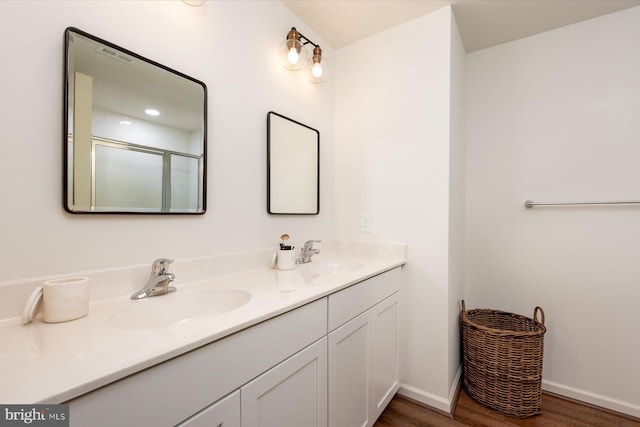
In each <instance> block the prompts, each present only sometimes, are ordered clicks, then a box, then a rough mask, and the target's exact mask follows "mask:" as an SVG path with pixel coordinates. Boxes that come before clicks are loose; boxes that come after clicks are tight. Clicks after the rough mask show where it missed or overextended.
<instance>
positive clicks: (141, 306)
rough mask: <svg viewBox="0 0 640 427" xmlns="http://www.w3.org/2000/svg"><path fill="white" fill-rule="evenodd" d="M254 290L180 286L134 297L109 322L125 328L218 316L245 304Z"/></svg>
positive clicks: (150, 326) (151, 327) (171, 323)
mask: <svg viewBox="0 0 640 427" xmlns="http://www.w3.org/2000/svg"><path fill="white" fill-rule="evenodd" d="M250 299H251V294H250V293H248V292H245V291H241V290H236V289H209V290H201V291H183V290H178V291H176V292H171V293H168V294H166V295H159V296H155V297H150V298H145V299H141V300H131V301H130V305H129V307H127V308H125V309H124V310H122V311H119V312H116V313H114V314H112V315H111V316H109V318H108V319H107V323H108V324H109V326H112V327H115V328H122V329H156V328H164V327H167V326H172V325H175V324H179V323H184V322H188V321H189V320H192V319H197V318H203V317H214V316H219V315H221V314H224V313H227V312H229V311H231V310H234V309H236V308H238V307H241V306H243V305H244V304H246V303H247V302H249V300H250Z"/></svg>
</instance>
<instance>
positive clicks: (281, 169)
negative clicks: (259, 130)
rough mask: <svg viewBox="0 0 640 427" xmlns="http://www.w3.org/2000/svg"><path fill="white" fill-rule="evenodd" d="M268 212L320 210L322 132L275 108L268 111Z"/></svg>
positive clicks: (308, 212) (296, 212)
mask: <svg viewBox="0 0 640 427" xmlns="http://www.w3.org/2000/svg"><path fill="white" fill-rule="evenodd" d="M267 211H268V212H269V213H270V214H283V215H284V214H288V215H317V214H318V213H320V132H318V131H317V130H315V129H313V128H311V127H309V126H307V125H303V124H302V123H299V122H297V121H295V120H293V119H290V118H288V117H285V116H283V115H280V114H277V113H274V112H273V111H270V112H269V113H268V114H267Z"/></svg>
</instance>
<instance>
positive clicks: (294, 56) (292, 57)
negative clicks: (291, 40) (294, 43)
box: [287, 47, 300, 64]
mask: <svg viewBox="0 0 640 427" xmlns="http://www.w3.org/2000/svg"><path fill="white" fill-rule="evenodd" d="M299 59H300V55H299V54H298V51H297V50H296V48H295V47H292V48H291V49H289V53H288V54H287V60H288V61H289V63H291V64H297V63H298V60H299Z"/></svg>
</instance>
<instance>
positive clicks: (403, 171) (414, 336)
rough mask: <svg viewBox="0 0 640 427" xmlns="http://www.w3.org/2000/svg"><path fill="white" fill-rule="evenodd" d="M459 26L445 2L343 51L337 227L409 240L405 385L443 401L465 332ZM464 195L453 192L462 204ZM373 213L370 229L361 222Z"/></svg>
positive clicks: (343, 234)
mask: <svg viewBox="0 0 640 427" xmlns="http://www.w3.org/2000/svg"><path fill="white" fill-rule="evenodd" d="M452 31H453V30H452V14H451V8H450V7H447V8H443V9H441V10H439V11H437V12H434V13H432V14H429V15H425V16H423V17H421V18H418V19H415V20H413V21H411V22H409V23H406V24H403V25H400V26H397V27H394V28H392V29H389V30H387V31H384V32H382V33H379V34H376V35H373V36H371V37H368V38H366V39H364V40H361V41H359V42H356V43H353V44H351V45H349V46H347V47H344V48H341V49H339V50H338V51H337V52H336V107H335V126H336V145H335V153H336V160H335V161H336V165H335V166H336V173H335V192H336V230H337V235H338V237H339V238H341V239H345V240H365V241H375V242H394V241H397V242H404V243H406V244H407V265H406V266H405V268H404V269H403V278H404V294H403V301H402V304H403V309H402V315H403V319H402V334H403V340H402V364H403V373H402V378H403V383H404V384H403V387H402V389H401V391H402V393H404V394H407V395H410V396H411V397H413V398H416V399H419V400H421V401H423V402H425V403H429V404H432V405H434V406H436V407H439V408H441V409H444V410H448V409H449V404H450V401H449V392H450V385H451V381H450V378H449V372H448V368H449V360H451V357H453V360H456V358H457V355H455V356H451V355H450V354H449V351H450V350H451V348H452V347H450V340H451V339H454V340H457V339H458V338H457V337H458V335H457V330H456V331H450V329H449V327H450V325H449V313H450V309H451V307H450V305H449V303H450V300H449V292H450V289H449V275H450V274H451V271H450V265H449V263H450V262H451V258H450V257H451V256H454V257H461V256H462V257H463V251H462V250H460V248H458V247H456V249H454V250H453V253H452V254H450V253H449V245H450V229H449V228H450V223H449V221H450V218H449V215H450V209H451V208H450V198H449V195H450V185H452V186H453V187H455V188H459V187H460V186H464V183H461V182H460V181H463V180H458V181H457V182H456V183H451V184H450V180H449V173H450V153H452V152H454V154H453V155H454V156H455V157H456V158H462V157H464V154H463V152H459V151H458V149H457V148H456V149H453V148H452V147H450V126H451V124H452V121H453V122H454V123H457V122H458V121H459V120H460V119H459V116H458V113H459V110H460V108H459V104H456V105H455V107H453V106H452V107H451V109H454V110H455V114H456V117H455V118H452V112H451V110H450V92H451V90H450V85H451V78H452V76H451V43H450V40H451V32H452ZM458 80H460V79H458ZM458 95H460V93H459V92H458ZM459 102H460V100H459V99H457V100H456V103H459ZM460 142H461V139H460V138H459V136H458V135H457V136H456V144H457V145H458V146H459V145H460V144H459V143H460ZM458 172H459V169H458ZM458 172H457V173H456V174H458ZM459 202H460V199H457V200H456V201H453V200H452V201H451V203H452V207H454V208H455V209H456V210H458V211H459ZM365 213H366V214H370V215H371V224H372V231H371V233H363V232H361V231H360V224H361V216H362V215H363V214H365ZM456 222H457V224H458V225H457V226H458V227H459V226H461V225H462V223H463V221H460V220H459V219H456ZM454 227H456V226H454ZM456 236H457V237H456V242H458V243H459V242H460V241H461V240H462V239H460V238H459V236H460V234H457V235H456ZM457 265H458V266H457V267H454V269H455V270H461V269H462V266H463V262H462V261H459V259H458V261H457ZM456 275H457V276H456V277H457V278H458V279H460V278H461V277H462V275H461V274H460V273H459V272H458V271H456ZM462 280H463V279H460V280H459V282H461V281H462ZM456 286H457V285H456ZM454 310H456V312H457V310H458V305H457V304H455V307H454ZM456 370H457V368H456Z"/></svg>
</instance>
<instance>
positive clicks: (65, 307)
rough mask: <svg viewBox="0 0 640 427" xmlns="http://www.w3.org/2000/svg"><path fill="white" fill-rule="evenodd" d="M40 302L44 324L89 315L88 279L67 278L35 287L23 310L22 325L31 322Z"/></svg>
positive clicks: (49, 281)
mask: <svg viewBox="0 0 640 427" xmlns="http://www.w3.org/2000/svg"><path fill="white" fill-rule="evenodd" d="M41 302H42V306H43V309H42V320H44V321H45V322H46V323H58V322H67V321H69V320H74V319H79V318H80V317H84V316H86V315H87V314H88V313H89V278H88V277H68V278H64V279H54V280H47V281H46V282H44V283H43V284H42V286H39V287H37V288H36V289H35V290H34V291H33V293H32V294H31V296H30V297H29V300H28V301H27V305H26V307H25V309H24V312H23V315H22V323H24V324H25V325H26V324H27V323H30V322H31V321H32V320H33V317H34V316H35V314H36V313H37V308H38V306H39V304H40V303H41Z"/></svg>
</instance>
